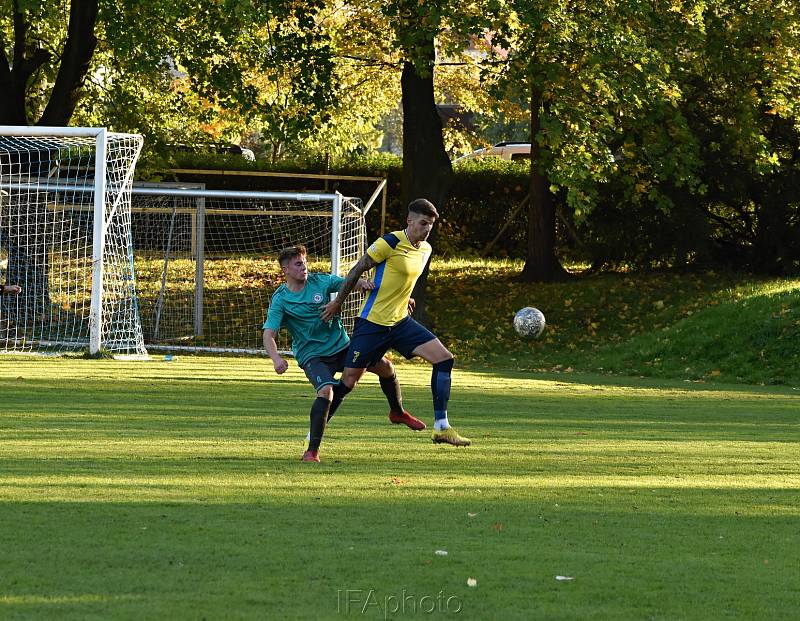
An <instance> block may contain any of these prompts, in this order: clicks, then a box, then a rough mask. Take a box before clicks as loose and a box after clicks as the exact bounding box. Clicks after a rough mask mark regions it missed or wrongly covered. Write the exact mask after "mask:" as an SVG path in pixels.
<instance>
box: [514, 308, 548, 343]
mask: <svg viewBox="0 0 800 621" xmlns="http://www.w3.org/2000/svg"><path fill="white" fill-rule="evenodd" d="M514 329H515V330H516V331H517V334H519V335H520V336H524V337H526V338H533V339H535V338H537V337H538V336H539V335H540V334H541V333H542V332H544V314H543V313H542V311H540V310H539V309H538V308H533V307H531V306H526V307H525V308H522V309H520V310H518V311H517V314H516V315H514Z"/></svg>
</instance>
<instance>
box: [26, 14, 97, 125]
mask: <svg viewBox="0 0 800 621" xmlns="http://www.w3.org/2000/svg"><path fill="white" fill-rule="evenodd" d="M97 2H98V0H72V2H71V4H70V10H69V26H68V28H67V42H66V44H65V45H64V53H63V54H62V57H61V65H60V66H59V68H58V75H57V76H56V82H55V85H54V86H53V91H52V93H50V99H49V101H48V102H47V107H46V108H45V110H44V113H43V114H42V118H41V119H39V122H38V123H37V125H45V126H58V127H61V126H66V125H67V124H68V123H69V120H70V118H72V113H73V112H75V107H76V106H77V105H78V100H79V99H80V97H81V90H82V87H83V81H84V79H85V78H86V74H87V73H89V64H90V63H91V60H92V55H93V54H94V49H95V47H96V46H97V37H95V36H94V27H95V22H96V21H97Z"/></svg>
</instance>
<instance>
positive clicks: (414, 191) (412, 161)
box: [401, 42, 453, 325]
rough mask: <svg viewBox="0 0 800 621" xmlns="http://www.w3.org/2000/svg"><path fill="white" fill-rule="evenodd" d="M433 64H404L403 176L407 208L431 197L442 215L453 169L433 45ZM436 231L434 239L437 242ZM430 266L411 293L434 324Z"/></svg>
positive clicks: (420, 314)
mask: <svg viewBox="0 0 800 621" xmlns="http://www.w3.org/2000/svg"><path fill="white" fill-rule="evenodd" d="M428 60H429V64H428V66H427V67H426V68H424V69H423V70H422V71H420V69H419V68H418V67H415V66H414V65H413V64H412V63H410V62H406V63H404V64H403V75H402V78H401V85H402V89H403V174H402V185H401V195H402V200H403V207H404V208H405V206H407V205H408V203H410V202H411V201H412V200H414V199H417V198H427V199H428V200H429V201H431V202H432V203H433V204H434V205H435V206H436V209H437V211H439V214H440V215H442V214H443V213H444V204H445V202H446V201H447V198H448V195H449V192H450V184H451V183H452V178H453V167H452V166H451V165H450V158H448V157H447V152H446V151H445V149H444V139H443V138H442V120H441V118H440V117H439V113H438V111H437V110H436V102H435V100H434V94H433V63H434V49H433V42H431V46H430V53H429V55H428ZM435 232H436V228H435V227H434V229H433V233H432V234H431V235H432V238H431V239H429V241H431V242H434V241H435ZM428 270H429V268H428V266H426V267H425V270H424V271H423V272H422V275H421V276H420V277H419V280H417V284H416V286H415V287H414V291H413V293H412V294H411V295H412V296H413V298H414V299H415V300H416V302H417V309H416V311H415V313H414V316H415V318H416V319H417V321H420V322H421V323H424V324H426V325H430V317H429V315H428V312H427V308H426V306H427V304H426V301H427V293H426V288H427V283H428Z"/></svg>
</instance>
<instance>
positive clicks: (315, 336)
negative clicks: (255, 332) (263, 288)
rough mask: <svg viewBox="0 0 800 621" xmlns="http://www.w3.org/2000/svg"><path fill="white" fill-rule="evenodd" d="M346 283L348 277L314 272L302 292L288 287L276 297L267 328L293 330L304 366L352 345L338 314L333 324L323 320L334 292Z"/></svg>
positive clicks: (299, 360) (294, 343)
mask: <svg viewBox="0 0 800 621" xmlns="http://www.w3.org/2000/svg"><path fill="white" fill-rule="evenodd" d="M343 282H344V278H341V277H340V276H334V275H333V274H317V273H311V274H309V275H308V280H307V281H306V286H305V287H303V288H302V290H300V291H290V290H289V288H288V287H287V286H286V285H285V284H284V285H281V286H280V287H278V288H277V289H276V290H275V293H273V294H272V300H271V301H270V304H269V311H268V313H267V320H266V321H265V322H264V329H265V330H266V329H267V328H269V329H270V330H272V331H273V332H275V334H277V333H278V331H279V330H280V329H281V326H283V327H285V328H286V329H287V330H289V333H290V334H291V335H292V352H293V353H294V357H295V360H297V364H299V365H300V366H301V367H302V366H304V365H305V364H306V362H308V360H309V359H310V358H319V357H322V356H330V355H332V354H336V353H338V352H340V351H342V350H343V349H345V348H346V347H347V345H348V344H349V343H350V339H349V338H348V337H347V333H346V332H345V331H344V326H342V320H341V318H340V317H339V316H338V315H337V316H336V317H334V318H333V319H331V320H330V321H322V320H321V319H320V318H319V314H320V312H322V307H323V306H325V305H326V304H327V303H328V302H330V299H331V293H336V292H337V291H339V288H340V287H341V286H342V283H343Z"/></svg>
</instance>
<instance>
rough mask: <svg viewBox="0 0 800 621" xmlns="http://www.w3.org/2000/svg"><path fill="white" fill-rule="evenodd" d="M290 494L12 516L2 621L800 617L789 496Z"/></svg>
mask: <svg viewBox="0 0 800 621" xmlns="http://www.w3.org/2000/svg"><path fill="white" fill-rule="evenodd" d="M296 492H297V493H296V494H295V495H281V496H280V497H278V498H275V497H271V496H270V495H269V494H264V495H263V496H256V497H253V498H252V499H251V500H250V501H249V502H225V503H218V502H216V503H208V502H205V501H204V500H203V498H202V496H201V495H198V496H196V497H195V498H193V499H191V500H189V501H185V502H169V501H167V502H148V501H145V500H143V501H142V502H99V503H98V502H39V503H31V502H19V503H9V502H3V503H0V521H2V523H3V528H2V530H0V544H2V549H3V551H4V553H3V563H2V568H3V583H2V586H0V616H3V617H4V618H15V619H43V618H58V619H117V618H119V619H122V618H151V619H155V618H161V619H167V618H168V619H200V618H206V619H266V618H270V619H278V618H280V619H309V618H315V619H338V618H342V617H343V616H344V617H348V616H351V617H353V618H383V616H384V611H383V610H382V609H380V608H376V606H374V605H370V606H369V607H368V608H367V609H366V611H367V613H368V614H367V613H365V614H362V612H361V611H360V610H355V609H356V608H358V607H361V606H363V604H364V603H365V602H366V601H367V600H368V599H369V593H370V592H373V596H374V598H375V600H376V601H377V602H379V604H380V605H381V606H383V605H384V603H385V602H386V598H387V597H392V596H397V597H399V598H400V599H402V598H403V597H404V595H405V596H408V597H407V599H406V603H407V604H408V605H410V603H411V601H412V600H414V601H416V604H417V606H419V604H420V600H421V598H423V597H428V600H425V602H423V605H425V606H429V605H430V604H429V602H430V600H434V601H435V600H436V598H437V596H438V595H439V594H440V593H442V594H443V598H441V601H446V600H447V598H452V599H450V602H451V604H452V605H453V606H455V603H456V602H458V603H460V606H461V608H460V610H461V611H462V615H463V616H464V618H470V619H500V618H502V619H512V620H513V619H525V620H526V621H527V620H529V619H535V618H546V619H579V618H580V619H590V618H595V619H628V618H681V619H703V620H706V619H712V618H721V617H724V616H734V617H736V618H752V619H756V618H764V616H765V614H768V616H769V618H771V619H789V618H791V615H792V614H794V613H795V612H796V610H797V609H798V607H800V587H798V584H799V583H798V578H800V575H799V574H798V567H797V563H796V556H795V554H794V551H795V550H796V549H797V546H798V545H800V534H799V533H798V531H797V528H796V524H797V522H796V515H788V514H785V515H781V514H780V512H778V511H777V510H773V509H771V507H777V506H778V505H780V506H784V507H786V506H791V505H792V503H793V493H792V492H790V490H746V491H745V490H728V489H726V490H719V489H717V490H684V489H681V490H677V489H670V488H659V489H654V490H638V491H637V490H629V489H622V490H621V489H616V490H612V489H603V488H599V489H591V488H588V489H581V490H575V489H566V490H560V489H557V488H546V489H541V490H531V491H530V492H529V493H528V494H527V495H526V496H525V497H517V496H496V495H491V497H489V498H486V497H484V496H483V495H482V494H479V493H477V491H475V490H473V493H472V494H470V495H468V496H465V497H459V496H452V497H449V496H448V495H447V494H443V495H441V496H440V497H435V498H428V499H420V498H414V497H408V496H401V497H396V496H393V497H386V498H383V499H381V500H378V499H376V498H374V497H372V498H371V497H368V495H366V494H363V495H358V494H357V495H356V496H355V497H352V498H335V497H334V498H331V497H329V496H328V495H326V493H325V490H324V488H322V487H319V486H313V485H312V486H311V488H309V489H302V488H298V489H297V490H296ZM767 499H772V500H771V502H772V503H773V504H772V505H769V504H763V503H764V502H766V500H767ZM754 505H757V506H755V507H754ZM737 508H738V510H737ZM443 533H444V534H443ZM437 550H442V551H446V552H447V554H446V555H442V554H437V552H436V551H437ZM557 575H566V576H569V577H571V578H573V579H574V580H571V581H569V584H565V583H560V582H558V581H556V580H555V576H557ZM467 578H474V579H476V580H477V585H478V586H477V588H470V587H468V586H467V585H466V581H467ZM345 591H349V592H350V593H348V595H347V597H349V598H350V606H351V609H349V610H345V609H344V608H343V606H344V602H345V601H346V600H343V599H342V597H343V592H345ZM385 605H391V600H389V602H388V603H386V604H385ZM721 611H722V612H724V613H725V614H721ZM767 611H768V613H767ZM406 612H409V611H406ZM445 612H447V611H445ZM449 612H453V609H451V610H450V611H449ZM415 614H418V611H417V612H416V613H415ZM390 616H391V615H390ZM396 616H397V617H402V616H411V615H410V614H408V615H396Z"/></svg>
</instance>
